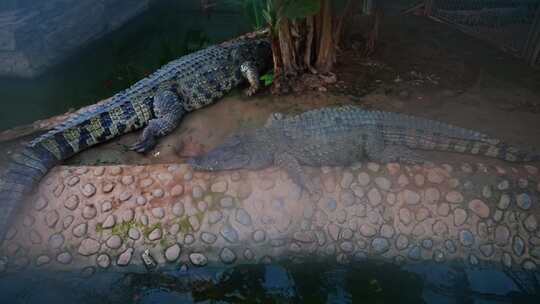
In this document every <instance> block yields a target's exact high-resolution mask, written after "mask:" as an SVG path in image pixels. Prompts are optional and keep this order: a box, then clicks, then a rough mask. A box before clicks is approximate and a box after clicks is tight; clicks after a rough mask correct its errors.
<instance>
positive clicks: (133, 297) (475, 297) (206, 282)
mask: <svg viewBox="0 0 540 304" xmlns="http://www.w3.org/2000/svg"><path fill="white" fill-rule="evenodd" d="M538 282H539V274H538V273H526V272H513V271H499V270H495V269H493V268H465V267H463V266H460V265H452V264H433V263H425V264H415V265H407V266H403V267H398V266H395V265H390V264H385V263H377V262H373V261H370V262H364V263H359V264H354V265H346V266H344V265H336V264H322V263H321V264H282V265H277V264H273V265H244V266H238V267H235V268H190V269H180V270H176V271H169V272H149V273H115V272H98V273H96V274H94V275H93V276H92V277H90V278H85V277H82V276H81V275H80V274H74V273H68V272H57V273H51V272H37V273H36V272H32V273H30V272H25V273H18V274H11V275H9V276H5V277H3V278H2V279H0V295H1V296H0V300H1V302H2V303H145V304H146V303H423V302H424V303H538V299H540V298H539V291H540V289H539V287H540V285H539V283H538Z"/></svg>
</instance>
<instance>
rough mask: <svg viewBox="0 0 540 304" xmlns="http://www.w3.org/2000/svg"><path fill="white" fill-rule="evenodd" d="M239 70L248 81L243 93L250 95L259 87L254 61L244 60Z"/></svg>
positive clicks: (257, 72) (257, 71)
mask: <svg viewBox="0 0 540 304" xmlns="http://www.w3.org/2000/svg"><path fill="white" fill-rule="evenodd" d="M240 71H241V72H242V75H243V76H244V78H246V80H247V81H248V82H249V88H248V89H247V90H246V91H245V94H246V95H247V96H252V95H253V94H255V93H256V92H257V91H258V90H259V89H260V88H261V82H260V81H259V77H260V75H259V70H258V69H257V66H256V64H255V63H254V62H252V61H246V62H244V63H242V65H240Z"/></svg>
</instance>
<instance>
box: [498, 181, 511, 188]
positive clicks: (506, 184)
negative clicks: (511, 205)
mask: <svg viewBox="0 0 540 304" xmlns="http://www.w3.org/2000/svg"><path fill="white" fill-rule="evenodd" d="M509 187H510V182H508V181H507V180H503V181H501V182H500V183H499V184H498V185H497V189H499V190H506V189H508V188H509Z"/></svg>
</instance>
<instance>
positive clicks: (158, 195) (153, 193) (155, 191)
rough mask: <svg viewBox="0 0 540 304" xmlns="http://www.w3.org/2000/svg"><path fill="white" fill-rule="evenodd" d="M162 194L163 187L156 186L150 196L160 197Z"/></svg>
mask: <svg viewBox="0 0 540 304" xmlns="http://www.w3.org/2000/svg"><path fill="white" fill-rule="evenodd" d="M164 195H165V191H163V189H160V188H158V189H154V190H153V191H152V196H153V197H155V198H162V197H163V196H164Z"/></svg>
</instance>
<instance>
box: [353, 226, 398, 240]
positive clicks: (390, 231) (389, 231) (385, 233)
mask: <svg viewBox="0 0 540 304" xmlns="http://www.w3.org/2000/svg"><path fill="white" fill-rule="evenodd" d="M349 230H350V229H349ZM380 234H381V236H382V237H384V238H388V239H389V238H392V237H393V236H394V228H393V227H392V226H390V225H387V224H384V225H382V226H381V231H380ZM351 237H352V235H351Z"/></svg>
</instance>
